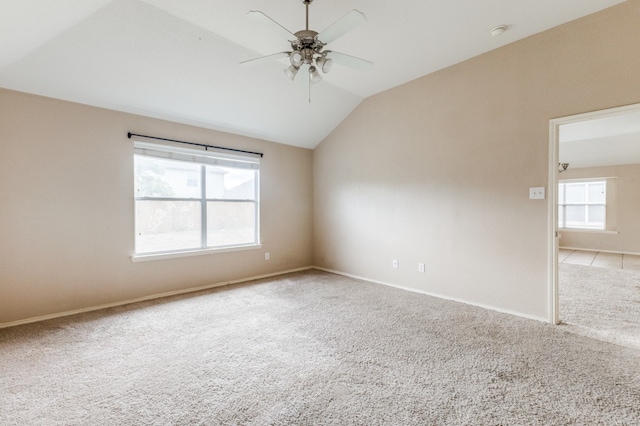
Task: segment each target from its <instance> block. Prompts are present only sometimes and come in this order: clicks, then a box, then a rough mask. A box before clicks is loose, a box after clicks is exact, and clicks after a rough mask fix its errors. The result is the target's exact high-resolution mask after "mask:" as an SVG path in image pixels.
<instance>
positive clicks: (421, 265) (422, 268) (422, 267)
mask: <svg viewBox="0 0 640 426" xmlns="http://www.w3.org/2000/svg"><path fill="white" fill-rule="evenodd" d="M418 272H424V263H418Z"/></svg>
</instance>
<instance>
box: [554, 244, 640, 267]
mask: <svg viewBox="0 0 640 426" xmlns="http://www.w3.org/2000/svg"><path fill="white" fill-rule="evenodd" d="M558 261H559V262H560V263H570V264H572V265H584V266H595V267H598V268H608V269H618V270H625V271H633V272H640V256H638V255H633V254H621V253H604V252H601V251H584V250H571V249H563V248H561V249H560V250H559V252H558Z"/></svg>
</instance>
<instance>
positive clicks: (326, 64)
mask: <svg viewBox="0 0 640 426" xmlns="http://www.w3.org/2000/svg"><path fill="white" fill-rule="evenodd" d="M316 64H317V65H318V66H319V67H320V69H321V70H322V72H323V73H325V74H326V73H328V72H329V71H331V67H332V66H333V60H332V59H331V58H327V57H326V56H321V57H320V58H318V59H317V60H316Z"/></svg>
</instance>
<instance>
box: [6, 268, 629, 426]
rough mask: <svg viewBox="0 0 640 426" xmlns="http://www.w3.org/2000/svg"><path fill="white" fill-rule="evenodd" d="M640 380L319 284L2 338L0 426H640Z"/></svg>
mask: <svg viewBox="0 0 640 426" xmlns="http://www.w3.org/2000/svg"><path fill="white" fill-rule="evenodd" d="M514 285H517V283H514ZM639 366H640V351H638V350H634V349H630V348H626V347H622V346H618V345H612V344H608V343H605V342H601V341H598V340H594V339H589V338H586V337H583V336H579V335H575V334H570V333H565V332H563V331H562V330H561V329H560V328H559V327H554V326H551V325H547V324H543V323H540V322H536V321H531V320H526V319H522V318H518V317H514V316H510V315H505V314H500V313H496V312H493V311H488V310H483V309H480V308H475V307H472V306H468V305H464V304H459V303H455V302H449V301H444V300H440V299H435V298H431V297H428V296H424V295H419V294H414V293H410V292H406V291H402V290H398V289H394V288H389V287H385V286H381V285H377V284H371V283H366V282H362V281H358V280H353V279H349V278H344V277H340V276H336V275H332V274H328V273H323V272H319V271H308V272H302V273H296V274H290V275H286V276H282V277H278V278H274V279H266V280H262V281H258V282H255V283H251V284H245V285H236V286H232V287H227V288H223V289H218V290H214V291H208V292H201V293H197V294H193V295H189V296H181V297H174V298H170V299H165V300H162V301H156V302H146V303H140V304H136V305H130V306H127V307H120V308H112V309H108V310H105V311H101V312H95V313H88V314H83V315H78V316H75V317H67V318H63V319H58V320H52V321H48V322H43V323H39V324H32V325H27V326H21V327H14V328H10V329H3V330H0V424H1V425H183V424H202V425H436V424H437V425H498V424H502V425H567V424H579V425H586V424H589V425H591V424H600V425H609V424H610V425H635V424H640V369H639V368H638V367H639Z"/></svg>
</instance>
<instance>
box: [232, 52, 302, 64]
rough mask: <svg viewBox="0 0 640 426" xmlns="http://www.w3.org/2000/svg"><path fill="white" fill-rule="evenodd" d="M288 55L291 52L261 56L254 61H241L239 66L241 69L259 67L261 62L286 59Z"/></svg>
mask: <svg viewBox="0 0 640 426" xmlns="http://www.w3.org/2000/svg"><path fill="white" fill-rule="evenodd" d="M290 53H291V52H278V53H273V54H271V55H267V56H261V57H259V58H254V59H249V60H248V61H242V62H240V65H242V66H243V67H251V66H254V65H259V64H261V63H263V62H267V61H272V60H274V59H279V58H287V57H289V54H290Z"/></svg>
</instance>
